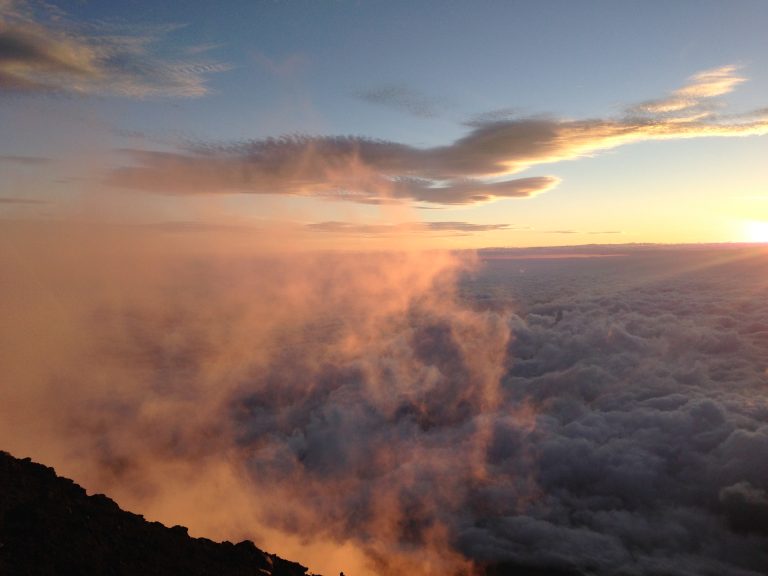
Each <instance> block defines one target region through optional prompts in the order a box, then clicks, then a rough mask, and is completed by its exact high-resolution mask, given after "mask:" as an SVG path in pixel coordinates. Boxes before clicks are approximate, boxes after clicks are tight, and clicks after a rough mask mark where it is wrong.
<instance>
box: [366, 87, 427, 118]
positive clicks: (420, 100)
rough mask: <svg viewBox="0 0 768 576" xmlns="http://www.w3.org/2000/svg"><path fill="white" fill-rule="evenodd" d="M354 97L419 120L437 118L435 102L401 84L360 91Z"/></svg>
mask: <svg viewBox="0 0 768 576" xmlns="http://www.w3.org/2000/svg"><path fill="white" fill-rule="evenodd" d="M356 96H357V97H358V98H360V99H361V100H363V101H364V102H368V103H370V104H377V105H380V106H384V107H386V108H392V109H394V110H398V111H402V112H406V113H408V114H411V115H412V116H417V117H419V118H434V117H435V116H437V112H436V108H437V106H438V102H437V101H436V100H433V99H432V98H429V97H428V96H425V95H424V94H421V93H420V92H417V91H416V90H414V89H412V88H409V87H408V86H405V85H402V84H388V85H384V86H379V87H376V88H370V89H368V90H361V91H360V92H358V93H357V94H356Z"/></svg>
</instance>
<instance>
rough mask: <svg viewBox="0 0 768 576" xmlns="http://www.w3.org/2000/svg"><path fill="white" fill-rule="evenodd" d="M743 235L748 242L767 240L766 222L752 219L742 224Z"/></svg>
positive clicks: (767, 227) (767, 229) (767, 223)
mask: <svg viewBox="0 0 768 576" xmlns="http://www.w3.org/2000/svg"><path fill="white" fill-rule="evenodd" d="M744 236H745V238H746V240H747V241H748V242H768V222H765V221H761V220H753V221H750V222H747V223H746V224H745V226H744Z"/></svg>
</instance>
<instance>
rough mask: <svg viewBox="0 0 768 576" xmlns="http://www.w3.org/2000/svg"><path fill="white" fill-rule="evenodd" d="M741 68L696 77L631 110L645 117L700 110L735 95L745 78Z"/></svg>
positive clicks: (729, 67)
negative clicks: (723, 97) (712, 102)
mask: <svg viewBox="0 0 768 576" xmlns="http://www.w3.org/2000/svg"><path fill="white" fill-rule="evenodd" d="M738 72H739V66H736V65H733V64H731V65H728V66H721V67H720V68H713V69H712V70H705V71H703V72H699V73H698V74H694V75H693V76H691V77H690V78H689V81H688V83H687V84H686V85H685V86H683V87H682V88H678V89H677V90H675V91H674V92H672V93H671V94H670V95H669V96H667V97H666V98H659V99H657V100H648V101H646V102H642V103H640V104H638V105H636V106H633V107H631V108H630V109H629V111H630V112H634V113H643V114H668V113H677V112H682V111H685V110H692V109H699V108H702V107H704V106H705V105H708V104H711V99H712V98H715V97H716V96H722V95H724V94H728V93H729V92H733V90H734V89H735V88H736V87H737V86H738V85H739V84H741V83H742V82H745V81H746V78H744V77H743V76H741V75H739V73H738Z"/></svg>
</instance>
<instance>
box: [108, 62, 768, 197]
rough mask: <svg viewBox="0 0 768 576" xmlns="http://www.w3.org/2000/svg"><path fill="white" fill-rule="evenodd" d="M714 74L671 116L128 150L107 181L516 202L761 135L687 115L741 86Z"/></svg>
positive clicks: (188, 189) (720, 119)
mask: <svg viewBox="0 0 768 576" xmlns="http://www.w3.org/2000/svg"><path fill="white" fill-rule="evenodd" d="M718 70H720V71H719V72H715V71H710V72H705V73H702V74H699V75H697V76H695V77H694V79H695V81H693V82H692V83H691V84H689V85H688V86H686V87H684V88H681V89H680V90H678V91H677V92H676V93H675V95H676V96H675V97H682V96H681V95H683V96H685V97H686V98H688V99H689V104H686V106H685V107H679V108H677V111H678V112H679V113H677V114H675V113H673V112H674V110H675V109H674V107H671V108H670V107H669V106H667V107H662V106H661V105H660V104H659V105H655V107H654V106H651V105H650V104H648V103H646V104H644V105H642V106H643V110H645V112H644V113H643V114H634V115H631V114H630V115H624V116H622V117H620V118H610V117H608V118H597V119H582V120H578V119H577V120H571V119H557V118H542V117H536V118H520V119H505V120H489V121H487V122H476V123H474V124H473V125H471V127H470V131H469V132H468V133H467V134H466V135H465V136H463V137H462V138H459V139H458V140H455V141H453V142H451V143H448V144H446V145H442V146H435V147H432V148H417V147H414V146H410V145H408V144H402V143H398V142H390V141H383V140H375V139H371V138H364V137H359V136H341V137H339V136H286V137H281V138H269V139H265V140H251V141H243V142H235V143H231V144H218V143H212V144H199V145H196V146H191V147H189V148H188V149H186V150H180V151H178V152H173V153H169V152H155V151H146V150H130V151H127V152H128V154H129V155H130V157H131V159H132V160H133V163H132V164H131V165H130V166H124V167H121V168H119V169H117V170H115V171H114V172H113V173H112V174H111V177H110V181H111V183H112V184H114V185H117V186H122V187H128V188H135V189H141V190H147V191H151V192H158V193H168V194H184V193H216V192H248V193H256V194H290V195H299V196H313V197H319V198H328V199H336V200H346V201H352V202H361V203H384V202H401V201H413V202H421V203H431V204H437V205H440V204H443V205H451V204H478V203H483V202H489V201H493V200H497V199H500V198H525V197H530V196H534V195H536V194H539V193H541V192H545V191H547V190H550V189H551V188H553V187H555V186H556V185H557V184H558V183H559V181H560V180H559V178H557V177H556V176H552V175H546V176H532V177H526V178H510V176H513V175H515V174H518V173H519V172H521V171H523V170H526V169H529V168H531V167H534V166H537V165H541V164H550V163H556V162H560V161H564V160H570V159H574V158H580V157H584V156H589V155H592V154H595V153H598V152H600V151H604V150H609V149H613V148H617V147H619V146H622V145H625V144H630V143H634V142H642V141H654V140H673V139H684V138H700V137H713V136H719V137H733V136H747V135H764V134H768V118H767V117H766V116H765V114H764V110H758V111H755V112H754V113H751V114H739V115H735V116H734V115H718V114H715V113H714V112H707V113H697V112H698V110H697V109H696V108H695V105H694V104H693V103H692V102H694V101H696V102H702V101H704V100H706V101H707V102H706V103H707V105H709V104H711V101H712V98H714V97H715V96H717V95H721V94H723V93H725V92H727V91H728V90H730V89H732V88H733V87H734V86H736V85H737V84H738V83H739V82H740V81H741V80H740V78H737V77H736V76H735V70H736V68H735V67H724V68H722V69H718ZM697 98H698V99H697ZM657 102H662V100H659V101H657ZM702 106H704V104H702ZM662 108H664V111H659V110H662ZM654 110H656V112H654Z"/></svg>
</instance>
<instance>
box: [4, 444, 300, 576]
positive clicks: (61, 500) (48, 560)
mask: <svg viewBox="0 0 768 576" xmlns="http://www.w3.org/2000/svg"><path fill="white" fill-rule="evenodd" d="M0 574H2V575H3V576H16V575H20V576H21V575H24V576H47V575H50V576H54V575H55V576H61V575H66V576H68V575H83V576H85V575H100V576H111V575H114V576H134V575H136V576H139V575H141V576H153V575H157V576H169V575H175V574H181V575H184V576H246V575H247V576H307V568H305V567H304V566H302V565H301V564H297V563H295V562H289V561H288V560H283V559H282V558H280V557H278V556H275V555H274V554H268V553H266V552H263V551H262V550H259V549H258V548H257V547H256V546H255V545H254V544H253V543H252V542H250V541H247V540H246V541H243V542H240V543H239V544H233V543H231V542H222V543H216V542H213V541H211V540H208V539H207V538H192V537H190V536H189V535H188V534H187V529H186V528H184V527H183V526H174V527H172V528H167V527H166V526H163V525H162V524H160V523H159V522H148V521H146V520H145V519H144V517H143V516H139V515H137V514H132V513H131V512H126V511H124V510H121V509H120V507H119V506H118V505H117V504H116V503H115V502H114V501H112V500H110V499H109V498H108V497H106V496H104V495H103V494H94V495H92V496H88V495H87V494H86V492H85V490H84V489H83V488H82V487H80V486H78V485H77V484H75V483H74V482H73V481H72V480H69V479H67V478H62V477H59V476H57V475H56V471H55V470H54V469H53V468H49V467H47V466H43V465H42V464H37V463H35V462H32V461H31V460H30V459H29V458H24V459H18V458H14V457H13V456H11V455H10V454H8V453H7V452H3V451H0Z"/></svg>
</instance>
